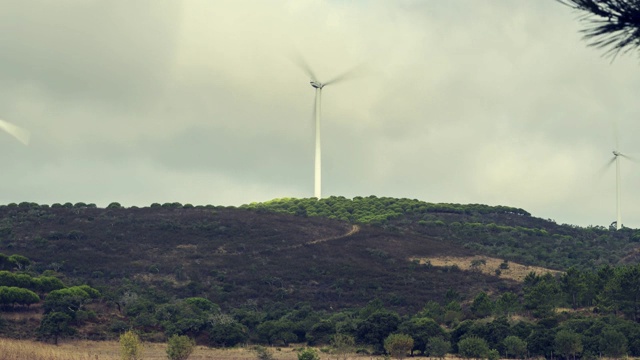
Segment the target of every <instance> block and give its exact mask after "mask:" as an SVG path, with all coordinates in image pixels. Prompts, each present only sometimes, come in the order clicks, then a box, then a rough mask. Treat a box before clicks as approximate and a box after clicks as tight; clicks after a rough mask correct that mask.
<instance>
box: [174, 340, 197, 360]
mask: <svg viewBox="0 0 640 360" xmlns="http://www.w3.org/2000/svg"><path fill="white" fill-rule="evenodd" d="M195 347H196V342H195V341H194V340H193V339H191V338H190V337H188V336H186V335H173V336H171V337H170V338H169V342H168V343H167V357H168V358H169V360H187V359H188V358H189V355H191V353H192V352H193V349H194V348H195Z"/></svg>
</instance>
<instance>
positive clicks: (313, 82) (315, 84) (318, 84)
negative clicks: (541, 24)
mask: <svg viewBox="0 0 640 360" xmlns="http://www.w3.org/2000/svg"><path fill="white" fill-rule="evenodd" d="M309 83H310V84H311V86H313V87H314V88H316V89H322V88H323V87H324V84H323V83H321V82H319V81H316V80H311V81H309Z"/></svg>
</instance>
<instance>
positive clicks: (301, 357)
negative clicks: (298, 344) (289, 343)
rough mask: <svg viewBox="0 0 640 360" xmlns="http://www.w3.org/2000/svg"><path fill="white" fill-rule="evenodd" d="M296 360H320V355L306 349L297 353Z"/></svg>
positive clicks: (312, 349)
mask: <svg viewBox="0 0 640 360" xmlns="http://www.w3.org/2000/svg"><path fill="white" fill-rule="evenodd" d="M298 360H320V355H318V352H317V351H316V349H314V348H306V349H304V350H302V351H300V352H299V353H298Z"/></svg>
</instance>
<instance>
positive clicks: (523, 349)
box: [502, 335, 527, 358]
mask: <svg viewBox="0 0 640 360" xmlns="http://www.w3.org/2000/svg"><path fill="white" fill-rule="evenodd" d="M502 343H503V345H504V352H505V355H507V357H509V355H513V356H515V357H517V358H523V357H524V356H525V355H526V354H527V342H526V341H524V340H522V339H520V338H519V337H517V336H513V335H511V336H507V337H506V338H505V339H504V341H503V342H502Z"/></svg>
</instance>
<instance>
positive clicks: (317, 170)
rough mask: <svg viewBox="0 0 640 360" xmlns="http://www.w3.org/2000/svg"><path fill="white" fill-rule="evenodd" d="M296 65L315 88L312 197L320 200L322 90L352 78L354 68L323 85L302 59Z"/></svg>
mask: <svg viewBox="0 0 640 360" xmlns="http://www.w3.org/2000/svg"><path fill="white" fill-rule="evenodd" d="M297 60H298V61H297V64H298V66H300V68H301V69H302V70H303V71H304V72H305V73H307V75H309V78H311V81H309V83H310V84H311V86H312V87H313V88H315V89H316V90H315V91H316V97H315V101H314V103H313V112H314V116H315V122H316V155H315V175H314V191H313V193H314V196H315V197H316V198H317V199H318V200H320V199H321V198H322V147H321V145H320V144H321V141H320V112H321V103H322V89H323V88H324V87H325V86H327V85H330V84H335V83H337V82H340V81H344V80H347V79H348V78H350V77H352V76H353V75H354V70H355V69H356V68H353V69H351V70H349V71H347V72H345V73H342V74H341V75H339V76H336V77H335V78H333V79H331V80H329V81H326V82H324V83H322V82H320V81H318V78H317V77H316V75H315V74H314V73H313V71H312V70H311V67H309V65H308V64H307V63H306V62H305V61H304V59H303V58H302V57H300V56H298V57H297Z"/></svg>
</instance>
